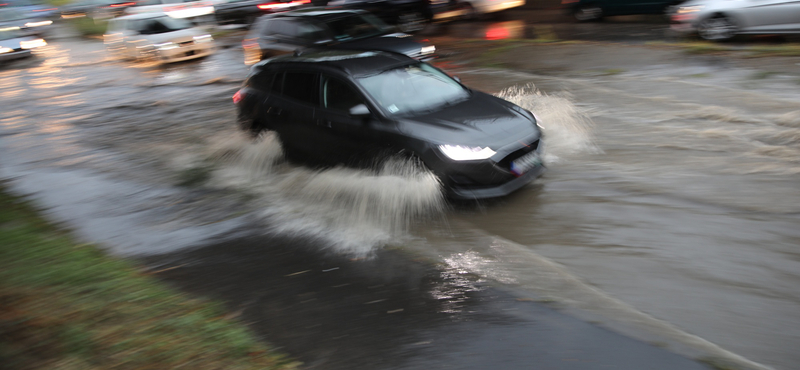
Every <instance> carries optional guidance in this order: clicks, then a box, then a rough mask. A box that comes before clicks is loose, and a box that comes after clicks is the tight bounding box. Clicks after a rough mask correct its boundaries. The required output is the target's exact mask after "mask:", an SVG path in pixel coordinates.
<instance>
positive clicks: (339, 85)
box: [322, 75, 364, 112]
mask: <svg viewBox="0 0 800 370" xmlns="http://www.w3.org/2000/svg"><path fill="white" fill-rule="evenodd" d="M359 104H364V100H363V99H362V98H361V95H360V94H359V93H358V92H357V91H356V90H355V89H353V88H352V87H350V86H349V85H348V84H346V83H344V81H342V80H339V79H338V78H332V77H329V76H324V75H323V76H322V106H323V107H325V108H327V109H331V110H335V111H341V112H349V111H350V108H352V107H355V106H356V105H359Z"/></svg>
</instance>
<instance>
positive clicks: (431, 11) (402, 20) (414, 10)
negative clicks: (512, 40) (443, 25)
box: [328, 0, 470, 33]
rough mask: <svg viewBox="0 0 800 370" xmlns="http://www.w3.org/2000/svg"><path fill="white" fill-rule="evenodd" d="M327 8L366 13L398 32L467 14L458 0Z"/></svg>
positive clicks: (348, 3) (354, 2)
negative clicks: (355, 10)
mask: <svg viewBox="0 0 800 370" xmlns="http://www.w3.org/2000/svg"><path fill="white" fill-rule="evenodd" d="M328 6H330V7H336V8H345V9H360V10H366V11H368V12H370V13H372V14H374V15H375V16H377V17H378V18H380V19H381V20H383V21H384V22H386V23H388V24H391V25H395V26H397V28H398V29H399V30H400V31H402V32H408V33H413V32H417V31H421V30H422V29H423V28H425V26H426V25H427V24H428V23H430V22H432V21H444V20H448V19H455V18H459V17H465V16H467V15H469V13H470V8H469V5H468V3H465V2H462V1H460V0H333V1H330V2H329V3H328Z"/></svg>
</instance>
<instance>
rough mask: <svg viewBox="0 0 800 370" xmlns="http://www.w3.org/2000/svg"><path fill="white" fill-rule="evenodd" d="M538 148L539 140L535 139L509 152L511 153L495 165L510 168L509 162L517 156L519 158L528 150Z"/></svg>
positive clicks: (532, 150)
mask: <svg viewBox="0 0 800 370" xmlns="http://www.w3.org/2000/svg"><path fill="white" fill-rule="evenodd" d="M538 148H539V140H536V141H534V142H532V143H530V144H528V145H526V146H524V147H522V148H520V149H517V150H515V151H513V152H511V154H509V155H507V156H506V157H505V158H503V159H501V160H500V161H499V162H497V165H498V166H500V167H501V168H503V169H505V170H510V169H511V162H513V161H515V160H516V159H517V158H520V157H522V156H524V155H526V154H528V153H530V152H534V151H536V149H538Z"/></svg>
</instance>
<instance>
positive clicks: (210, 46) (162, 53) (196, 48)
mask: <svg viewBox="0 0 800 370" xmlns="http://www.w3.org/2000/svg"><path fill="white" fill-rule="evenodd" d="M213 52H214V43H213V42H207V43H201V44H199V43H194V44H192V45H188V46H180V47H177V48H173V49H168V50H159V51H158V53H157V57H158V59H159V60H160V61H162V62H164V63H173V62H181V61H184V60H190V59H194V58H202V57H205V56H208V55H211V54H212V53H213Z"/></svg>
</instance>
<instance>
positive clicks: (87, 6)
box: [61, 0, 137, 19]
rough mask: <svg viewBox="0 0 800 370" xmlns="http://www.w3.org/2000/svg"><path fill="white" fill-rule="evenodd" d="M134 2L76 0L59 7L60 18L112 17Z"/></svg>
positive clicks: (128, 0)
mask: <svg viewBox="0 0 800 370" xmlns="http://www.w3.org/2000/svg"><path fill="white" fill-rule="evenodd" d="M136 4H137V2H136V1H131V0H77V1H73V2H71V3H69V4H67V5H64V6H62V7H61V18H64V19H69V18H80V17H89V18H96V19H107V18H114V17H119V16H121V15H122V14H124V13H125V10H126V9H128V8H129V7H132V6H136Z"/></svg>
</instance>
